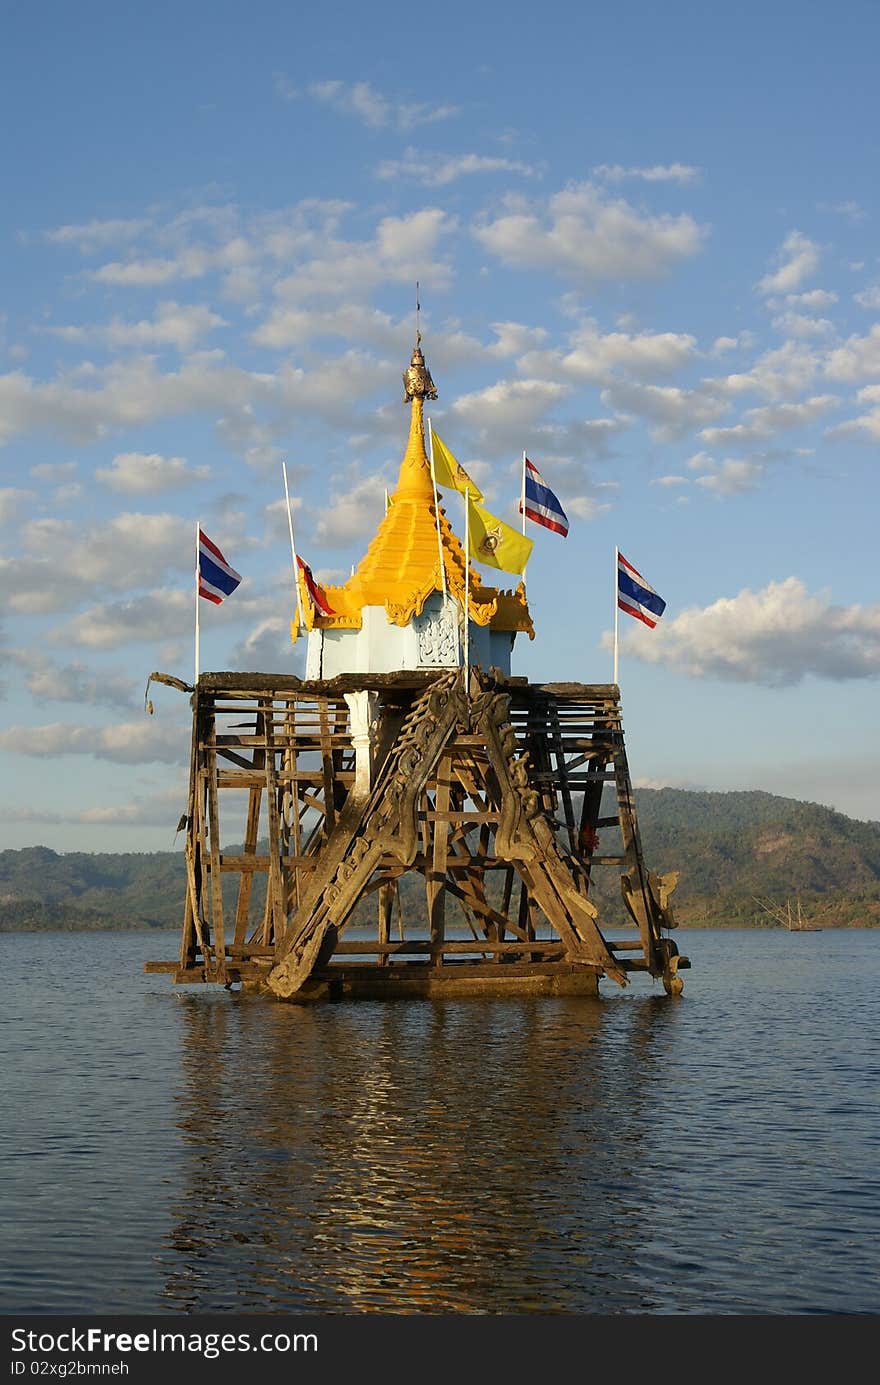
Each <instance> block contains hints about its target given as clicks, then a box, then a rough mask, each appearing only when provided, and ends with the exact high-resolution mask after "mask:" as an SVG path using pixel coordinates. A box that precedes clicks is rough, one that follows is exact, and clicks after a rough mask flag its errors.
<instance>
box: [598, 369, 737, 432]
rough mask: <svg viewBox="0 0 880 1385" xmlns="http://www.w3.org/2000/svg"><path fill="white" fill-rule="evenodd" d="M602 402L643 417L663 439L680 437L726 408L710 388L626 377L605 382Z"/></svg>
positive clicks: (708, 421)
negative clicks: (697, 387)
mask: <svg viewBox="0 0 880 1385" xmlns="http://www.w3.org/2000/svg"><path fill="white" fill-rule="evenodd" d="M602 401H603V403H606V404H610V405H611V407H612V408H614V409H618V410H620V412H621V413H623V414H634V415H635V416H636V417H638V418H644V419H646V420H647V421H648V422H649V423H651V424H653V425H654V430H655V436H656V437H658V438H660V439H663V440H665V441H671V440H673V439H675V438H679V437H682V436H684V435H685V434H686V433H689V432H690V431H691V430H692V429H694V428H699V426H700V424H705V423H711V422H712V421H713V420H715V419H716V418H720V416H721V415H722V414H723V413H725V412H726V411H727V409H728V407H729V406H728V404H727V402H726V401H725V400H724V399H719V398H717V397H716V396H714V395H713V394H712V392H711V390H710V389H704V388H700V389H693V390H686V389H679V388H678V387H676V386H672V385H640V384H636V383H635V382H631V381H626V380H615V381H614V382H613V383H612V384H610V385H608V386H607V388H606V389H604V390H603V391H602Z"/></svg>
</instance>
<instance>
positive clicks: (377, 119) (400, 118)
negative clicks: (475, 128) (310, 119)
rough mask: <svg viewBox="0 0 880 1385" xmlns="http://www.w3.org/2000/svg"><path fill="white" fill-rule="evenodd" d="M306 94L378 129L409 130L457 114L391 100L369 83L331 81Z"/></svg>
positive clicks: (453, 108)
mask: <svg viewBox="0 0 880 1385" xmlns="http://www.w3.org/2000/svg"><path fill="white" fill-rule="evenodd" d="M306 91H307V94H308V95H309V96H311V97H312V98H313V99H314V100H315V101H318V102H320V103H321V104H322V105H325V106H330V107H332V109H333V110H336V111H340V112H342V113H343V114H345V115H353V116H356V117H357V119H358V120H360V121H362V122H363V124H364V125H367V126H369V127H370V128H371V129H374V130H380V129H387V128H389V127H390V128H393V129H397V130H412V129H414V128H415V126H417V125H433V124H436V122H437V121H440V120H449V118H450V117H451V116H454V115H456V114H457V111H458V107H457V106H429V105H427V104H426V103H425V102H406V101H397V100H392V99H390V98H389V97H387V96H383V95H382V93H381V92H379V91H377V90H376V89H375V87H373V86H371V85H370V83H369V82H353V83H351V84H348V83H346V82H342V81H338V80H333V81H326V82H312V83H310V84H309V86H308V87H307V88H306Z"/></svg>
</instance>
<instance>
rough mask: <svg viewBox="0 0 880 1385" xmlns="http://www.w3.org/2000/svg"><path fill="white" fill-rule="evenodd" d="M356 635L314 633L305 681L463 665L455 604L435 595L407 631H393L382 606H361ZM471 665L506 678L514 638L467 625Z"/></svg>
mask: <svg viewBox="0 0 880 1385" xmlns="http://www.w3.org/2000/svg"><path fill="white" fill-rule="evenodd" d="M362 616H363V623H362V626H361V628H360V630H317V629H316V630H312V631H310V632H309V643H308V650H307V654H306V678H335V677H336V675H337V674H340V673H396V672H398V671H399V670H402V669H429V668H458V667H460V666H461V665H462V664H463V663H464V649H463V647H462V639H461V631H460V629H459V619H460V616H459V607H458V603H457V602H456V601H454V600H453V599H452V598H451V597H448V596H447V597H446V598H445V599H444V597H443V596H442V594H441V593H440V592H435V593H434V595H433V596H431V597H429V598H428V600H427V601H426V602H425V606H424V609H423V610H422V612H421V614H420V615H418V616H416V617H415V618H414V619H413V620H412V621H410V623H409V625H404V626H400V625H393V624H392V623H391V622H390V621H389V619H388V616H387V613H386V611H385V607H384V606H365V607H364V609H363V612H362ZM468 634H469V645H470V662H471V664H480V665H481V666H482V667H483V668H484V669H488V668H490V667H491V666H492V665H494V666H495V667H497V668H499V669H500V670H501V672H502V673H505V674H509V673H510V658H511V653H512V650H513V641H514V635H513V633H512V632H509V631H504V630H489V629H488V628H487V627H485V626H480V625H475V624H474V622H473V621H471V622H469V631H468Z"/></svg>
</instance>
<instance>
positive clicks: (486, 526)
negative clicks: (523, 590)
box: [468, 500, 535, 575]
mask: <svg viewBox="0 0 880 1385" xmlns="http://www.w3.org/2000/svg"><path fill="white" fill-rule="evenodd" d="M468 536H469V540H470V542H469V548H470V551H471V557H472V558H476V560H477V562H478V563H488V564H489V566H490V567H500V568H501V570H502V571H503V572H518V573H520V575H521V574H522V573H523V572H525V569H526V563H527V562H528V561H529V557H530V556H531V552H532V549H533V548H534V546H535V545H534V541H533V540H532V539H527V538H526V536H525V535H524V534H521V533H520V532H519V530H518V529H514V528H512V527H511V525H509V524H505V523H504V520H503V519H499V518H498V516H497V515H490V514H489V511H488V510H487V509H484V507H483V506H482V505H478V504H476V502H475V501H473V500H471V501H470V502H469V503H468Z"/></svg>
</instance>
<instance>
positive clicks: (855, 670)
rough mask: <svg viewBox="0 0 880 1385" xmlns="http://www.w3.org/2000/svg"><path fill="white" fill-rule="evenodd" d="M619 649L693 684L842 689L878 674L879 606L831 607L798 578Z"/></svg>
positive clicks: (669, 624) (722, 602) (631, 635)
mask: <svg viewBox="0 0 880 1385" xmlns="http://www.w3.org/2000/svg"><path fill="white" fill-rule="evenodd" d="M622 647H623V648H624V649H625V650H626V651H627V652H628V653H630V654H634V655H636V657H638V658H640V659H643V660H645V661H646V662H648V663H655V664H664V665H666V666H668V667H670V668H672V669H676V670H678V671H679V672H682V673H685V674H688V675H690V676H691V677H694V678H707V677H709V678H719V679H723V680H725V681H731V682H737V683H757V684H761V685H763V686H765V687H776V688H782V687H791V686H792V685H794V684H796V683H800V682H801V681H802V680H803V679H804V678H806V677H807V676H809V675H813V676H815V677H817V678H826V679H830V680H833V681H837V682H841V681H844V680H849V679H861V678H874V677H876V676H877V675H878V673H880V604H877V605H873V606H861V605H853V606H835V605H833V604H832V603H831V601H830V599H829V597H828V596H827V594H824V593H823V594H818V595H810V594H809V593H808V591H807V588H806V586H805V584H804V583H803V582H802V581H801V580H800V579H799V578H797V577H787V578H786V579H785V580H784V581H781V582H771V583H769V584H768V586H766V587H764V588H763V589H762V590H761V591H757V592H753V591H751V590H749V589H748V588H745V589H744V590H743V591H741V592H739V594H738V595H737V596H735V597H722V598H721V599H719V600H718V601H715V602H713V603H712V604H711V605H709V606H705V607H702V608H699V607H693V608H691V609H689V610H685V611H683V612H682V613H681V615H679V616H677V617H675V618H673V619H672V620H670V619H669V612H668V611H667V613H666V615H665V616H664V619H663V620H662V621H660V623H659V624H658V625H657V627H656V629H655V630H651V631H648V630H645V631H644V634H643V633H642V631H641V630H640V629H639V630H636V631H632V632H628V633H627V634H626V635H625V636H624V639H623V641H622Z"/></svg>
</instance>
